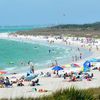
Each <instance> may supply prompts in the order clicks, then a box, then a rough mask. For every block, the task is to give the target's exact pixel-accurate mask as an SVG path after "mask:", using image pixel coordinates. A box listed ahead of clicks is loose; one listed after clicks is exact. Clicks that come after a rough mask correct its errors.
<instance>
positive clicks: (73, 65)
mask: <svg viewBox="0 0 100 100" xmlns="http://www.w3.org/2000/svg"><path fill="white" fill-rule="evenodd" d="M71 66H72V67H80V66H79V65H78V64H71Z"/></svg>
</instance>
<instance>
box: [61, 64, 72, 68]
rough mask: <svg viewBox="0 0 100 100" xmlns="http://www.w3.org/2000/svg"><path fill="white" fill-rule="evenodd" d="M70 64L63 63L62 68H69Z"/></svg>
mask: <svg viewBox="0 0 100 100" xmlns="http://www.w3.org/2000/svg"><path fill="white" fill-rule="evenodd" d="M70 67H71V65H70V64H66V65H63V66H62V68H70Z"/></svg>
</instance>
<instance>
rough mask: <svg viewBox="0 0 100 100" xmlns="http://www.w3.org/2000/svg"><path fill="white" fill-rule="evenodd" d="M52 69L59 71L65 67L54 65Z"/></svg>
mask: <svg viewBox="0 0 100 100" xmlns="http://www.w3.org/2000/svg"><path fill="white" fill-rule="evenodd" d="M52 70H55V71H59V70H63V68H62V67H60V66H54V67H53V68H52Z"/></svg>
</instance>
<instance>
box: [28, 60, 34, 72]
mask: <svg viewBox="0 0 100 100" xmlns="http://www.w3.org/2000/svg"><path fill="white" fill-rule="evenodd" d="M28 65H29V66H30V72H32V73H34V65H33V63H32V62H31V61H29V62H28Z"/></svg>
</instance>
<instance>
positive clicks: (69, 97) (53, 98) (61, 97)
mask: <svg viewBox="0 0 100 100" xmlns="http://www.w3.org/2000/svg"><path fill="white" fill-rule="evenodd" d="M1 100H7V99H1ZM11 100H100V88H90V89H76V88H74V87H71V88H67V89H63V90H59V91H56V92H54V93H52V94H51V95H47V96H42V97H38V98H31V97H30V98H23V97H22V98H15V99H11Z"/></svg>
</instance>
